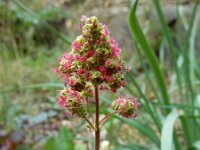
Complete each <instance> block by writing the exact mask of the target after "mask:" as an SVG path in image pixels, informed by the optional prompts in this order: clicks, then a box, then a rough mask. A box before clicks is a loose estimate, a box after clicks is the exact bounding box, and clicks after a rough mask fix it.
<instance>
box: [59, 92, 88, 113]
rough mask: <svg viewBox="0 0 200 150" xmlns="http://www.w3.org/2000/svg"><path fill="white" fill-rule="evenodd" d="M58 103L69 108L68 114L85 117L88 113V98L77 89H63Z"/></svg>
mask: <svg viewBox="0 0 200 150" xmlns="http://www.w3.org/2000/svg"><path fill="white" fill-rule="evenodd" d="M58 104H59V105H60V106H61V107H62V108H67V109H68V112H67V113H68V114H72V115H75V116H79V117H85V116H86V115H87V111H86V100H85V99H84V97H82V96H81V95H80V93H79V92H77V91H74V90H71V89H64V90H61V91H60V98H59V99H58Z"/></svg>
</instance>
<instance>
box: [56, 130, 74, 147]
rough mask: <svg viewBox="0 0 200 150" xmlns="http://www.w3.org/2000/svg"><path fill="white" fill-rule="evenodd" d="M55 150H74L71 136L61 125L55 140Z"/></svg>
mask: <svg viewBox="0 0 200 150" xmlns="http://www.w3.org/2000/svg"><path fill="white" fill-rule="evenodd" d="M56 146H57V150H62V149H63V150H64V149H69V150H75V147H74V141H73V136H72V134H71V133H70V132H69V130H68V129H67V128H66V127H62V128H61V130H60V134H59V137H58V140H57V145H56Z"/></svg>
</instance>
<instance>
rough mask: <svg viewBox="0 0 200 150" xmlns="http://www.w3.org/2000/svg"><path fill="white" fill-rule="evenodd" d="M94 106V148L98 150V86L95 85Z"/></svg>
mask: <svg viewBox="0 0 200 150" xmlns="http://www.w3.org/2000/svg"><path fill="white" fill-rule="evenodd" d="M94 88H95V106H96V121H95V126H96V131H95V150H99V148H100V128H99V92H98V86H97V85H95V86H94Z"/></svg>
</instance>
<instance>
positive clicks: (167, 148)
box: [161, 110, 180, 150]
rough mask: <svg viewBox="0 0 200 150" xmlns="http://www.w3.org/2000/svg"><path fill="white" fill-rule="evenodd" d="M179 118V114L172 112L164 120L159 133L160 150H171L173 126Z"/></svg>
mask: <svg viewBox="0 0 200 150" xmlns="http://www.w3.org/2000/svg"><path fill="white" fill-rule="evenodd" d="M179 116H180V113H179V112H178V111H175V110H174V111H172V112H171V113H170V114H168V116H167V118H166V119H165V121H164V124H163V127H162V132H161V150H172V148H173V131H174V124H175V121H176V119H177V118H178V117H179Z"/></svg>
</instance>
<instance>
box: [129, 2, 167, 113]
mask: <svg viewBox="0 0 200 150" xmlns="http://www.w3.org/2000/svg"><path fill="white" fill-rule="evenodd" d="M137 3H138V0H137V1H136V2H135V4H134V6H133V7H132V8H131V11H130V14H129V20H128V21H129V27H130V30H131V34H132V36H133V37H134V40H135V42H136V44H138V45H139V47H140V48H141V50H143V52H144V53H145V55H146V57H147V58H148V62H149V64H150V66H151V68H152V69H153V72H154V75H155V77H156V80H157V84H158V86H159V89H160V92H161V95H162V98H163V102H164V104H165V105H170V100H169V97H168V93H167V88H166V84H165V80H164V77H163V74H162V72H161V70H160V68H159V64H158V62H157V60H156V57H155V54H154V52H153V50H152V48H151V46H150V44H149V42H148V41H147V39H146V37H145V35H144V33H143V31H142V29H141V27H140V25H139V23H138V20H137V17H136V8H137ZM163 102H160V103H163ZM167 112H169V110H167Z"/></svg>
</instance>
